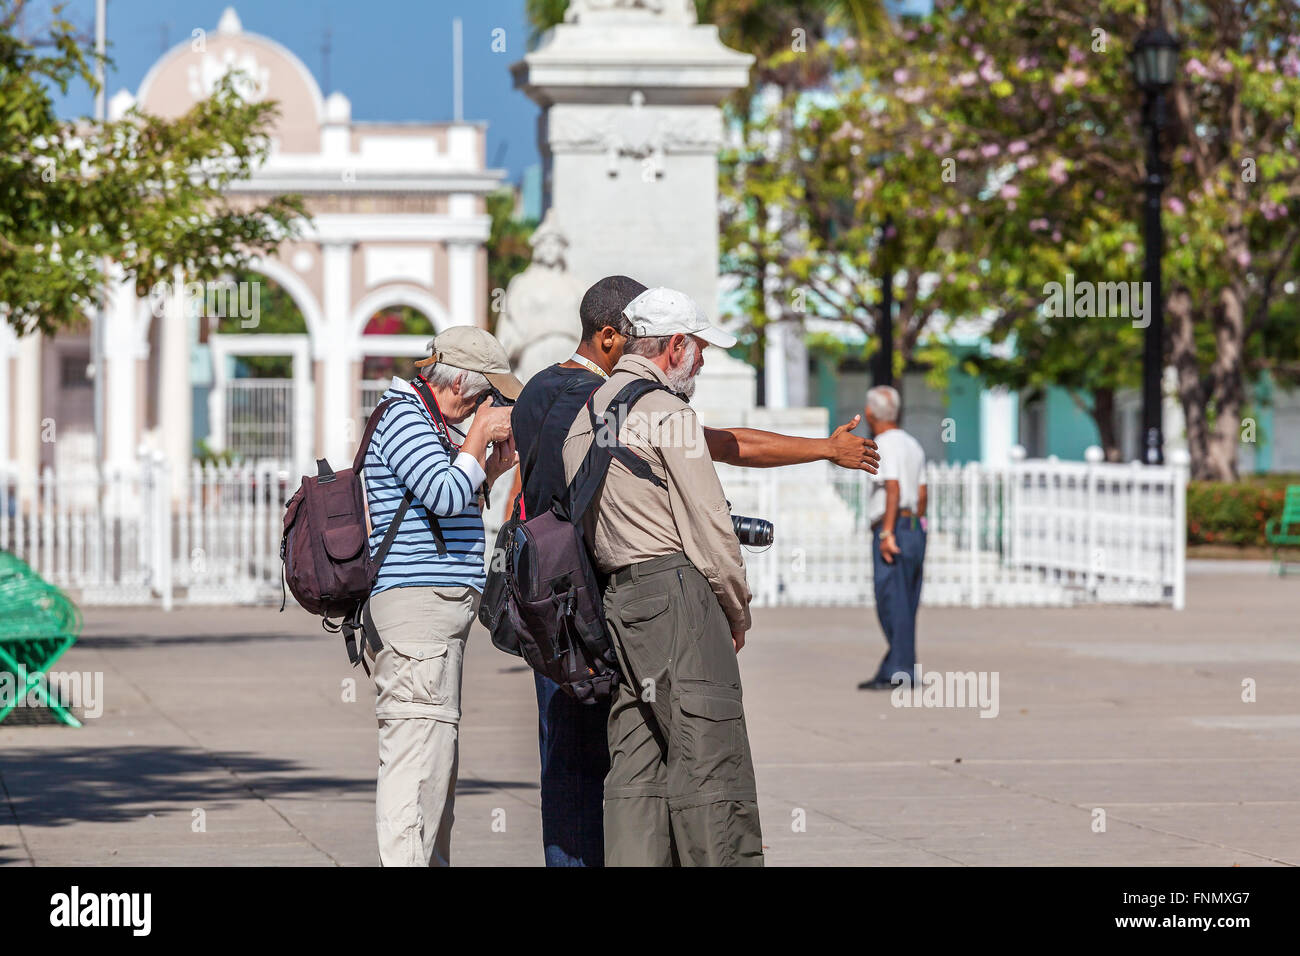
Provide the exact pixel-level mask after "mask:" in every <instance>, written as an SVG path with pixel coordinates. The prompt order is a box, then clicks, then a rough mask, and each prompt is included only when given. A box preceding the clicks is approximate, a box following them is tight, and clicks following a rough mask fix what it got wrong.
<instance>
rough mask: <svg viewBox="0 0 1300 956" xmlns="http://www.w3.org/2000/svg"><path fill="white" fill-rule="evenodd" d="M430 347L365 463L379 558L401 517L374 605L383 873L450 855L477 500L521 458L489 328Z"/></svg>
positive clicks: (515, 386) (441, 861)
mask: <svg viewBox="0 0 1300 956" xmlns="http://www.w3.org/2000/svg"><path fill="white" fill-rule="evenodd" d="M430 347H431V349H432V351H433V355H432V356H431V357H430V358H428V359H424V360H422V361H420V362H417V363H416V365H417V366H421V367H423V368H425V369H426V371H425V372H424V373H423V374H422V375H417V376H416V377H415V378H414V379H412V380H411V381H410V382H406V381H403V380H401V379H397V378H394V379H393V384H392V386H391V387H390V388H389V389H388V390H387V391H386V392H385V393H384V395H383V399H396V401H394V402H393V403H392V404H391V405H389V406H388V407H387V408H385V410H384V413H383V416H382V417H381V418H380V420H379V422H378V424H377V426H376V427H375V431H374V436H373V437H372V439H371V441H370V446H369V448H368V449H367V451H366V457H365V482H366V498H367V504H368V506H369V509H370V520H371V523H372V527H373V530H372V532H371V536H370V549H371V553H372V554H373V553H374V552H375V551H377V550H378V548H379V545H380V543H381V542H382V541H383V540H384V536H385V535H386V534H387V533H388V531H389V527H390V526H391V525H392V524H393V522H394V520H397V521H398V525H397V531H396V533H395V537H394V539H393V543H392V546H391V548H390V550H389V552H388V554H387V556H386V557H385V559H384V562H383V565H382V566H381V568H380V570H379V576H378V580H377V581H376V584H375V588H374V590H373V591H372V592H371V597H370V604H369V609H370V615H371V618H372V620H373V623H374V630H375V631H376V632H377V633H378V635H379V638H380V641H381V642H382V648H381V649H380V650H379V652H378V653H377V654H376V655H375V657H374V665H373V669H374V678H375V690H376V700H375V716H376V717H377V718H378V720H379V778H378V785H377V788H376V798H375V817H376V824H377V829H378V836H379V858H380V862H381V863H382V864H383V865H385V866H446V865H447V864H448V863H449V862H450V860H451V825H452V818H453V814H452V810H453V806H454V802H455V797H456V765H457V758H458V740H459V724H460V687H461V666H462V663H463V660H464V654H465V638H466V637H467V636H468V634H469V629H470V624H471V623H472V622H473V620H474V614H475V612H476V611H477V610H478V603H479V600H480V598H481V597H482V593H483V585H484V576H485V572H484V565H483V548H484V531H483V517H482V511H481V508H482V504H481V503H482V500H483V495H484V489H486V488H489V487H491V485H492V483H493V482H494V481H495V480H496V479H497V477H498V476H500V475H501V474H503V473H504V472H506V471H507V470H509V469H510V468H511V467H513V466H514V464H515V460H516V455H515V451H514V444H513V441H512V440H511V433H510V408H509V406H507V405H504V404H502V403H500V402H498V401H497V398H496V396H500V397H502V398H505V399H508V400H510V401H513V400H514V399H515V398H516V397H517V396H518V395H519V391H520V389H521V388H522V387H523V386H522V384H521V383H520V382H519V380H518V379H517V378H515V377H514V375H512V374H511V372H510V365H509V362H508V361H507V359H506V354H505V350H504V349H503V348H502V347H501V345H500V344H499V343H498V342H497V340H496V339H494V338H493V337H492V336H491V335H490V334H488V333H487V332H486V331H484V330H483V329H479V328H474V327H472V326H456V327H453V328H450V329H447V330H446V331H444V332H442V333H441V334H439V335H438V336H437V337H436V338H435V339H434V340H433V341H432V342H431V343H430ZM493 393H495V395H494V394H493ZM471 415H473V416H474V421H473V423H472V424H471V425H470V427H469V429H468V430H467V431H465V432H461V431H460V430H459V429H458V428H457V427H456V426H457V425H460V424H461V423H462V422H464V421H465V420H466V419H468V418H469V417H470V416H471ZM404 504H405V508H403V505H404ZM399 515H400V517H399Z"/></svg>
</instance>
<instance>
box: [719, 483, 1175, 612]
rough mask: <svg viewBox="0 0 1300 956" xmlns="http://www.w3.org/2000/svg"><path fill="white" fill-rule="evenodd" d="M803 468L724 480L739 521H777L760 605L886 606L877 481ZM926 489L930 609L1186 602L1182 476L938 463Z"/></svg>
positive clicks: (763, 564)
mask: <svg viewBox="0 0 1300 956" xmlns="http://www.w3.org/2000/svg"><path fill="white" fill-rule="evenodd" d="M795 472H796V470H795V469H790V470H774V471H762V472H755V471H744V470H742V469H726V470H725V471H724V474H723V484H724V487H725V488H726V491H727V495H728V498H729V500H730V501H731V503H732V512H733V513H734V514H747V515H754V516H757V517H762V518H768V519H769V520H772V521H773V522H774V524H775V525H776V535H775V543H774V544H773V545H772V547H770V548H767V549H762V550H758V549H746V551H745V561H746V565H747V568H748V572H749V581H750V587H751V589H752V590H753V592H754V598H755V602H756V603H758V604H761V605H776V604H872V603H874V599H873V594H872V553H871V529H870V525H869V523H868V520H867V512H868V501H869V498H870V494H871V489H872V483H871V479H870V478H869V477H868V476H867V475H865V474H863V473H861V472H857V473H850V472H843V471H834V472H832V471H830V469H829V468H827V467H824V466H799V473H798V474H796V473H795ZM926 481H927V491H928V499H929V501H928V507H927V518H926V522H927V543H926V557H925V577H924V587H923V589H922V602H923V603H925V604H931V605H961V606H967V607H981V606H986V605H1056V606H1068V605H1073V604H1078V603H1088V602H1093V603H1107V604H1169V605H1172V606H1173V607H1175V608H1181V607H1182V606H1183V599H1184V576H1185V554H1186V550H1185V545H1186V530H1185V526H1186V488H1187V473H1186V470H1185V469H1184V468H1182V467H1178V466H1166V467H1146V466H1142V465H1140V464H1136V463H1135V464H1132V465H1114V464H1100V463H1096V464H1094V463H1081V462H1061V461H1055V460H1047V461H1019V462H1014V463H1012V464H1011V465H1009V466H1008V467H1005V468H989V467H986V466H981V465H979V464H966V465H936V464H931V465H930V466H928V468H927V470H926Z"/></svg>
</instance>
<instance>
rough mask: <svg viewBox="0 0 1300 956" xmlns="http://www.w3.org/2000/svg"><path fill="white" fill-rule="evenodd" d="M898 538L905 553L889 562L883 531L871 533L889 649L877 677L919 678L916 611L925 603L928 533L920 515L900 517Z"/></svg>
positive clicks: (880, 614) (880, 613)
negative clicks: (923, 585) (882, 544)
mask: <svg viewBox="0 0 1300 956" xmlns="http://www.w3.org/2000/svg"><path fill="white" fill-rule="evenodd" d="M894 541H895V543H897V545H898V547H899V550H900V551H901V552H902V553H901V554H896V555H894V560H893V563H891V564H886V563H885V559H884V558H883V557H882V556H881V554H880V532H879V531H872V533H871V553H872V557H873V568H874V578H875V579H874V581H873V582H872V583H873V586H874V589H875V592H876V617H877V618H879V619H880V629H881V630H882V631H884V632H885V640H887V641H888V642H889V650H888V651H887V652H886V653H885V658H884V660H882V661H881V662H880V669H879V670H878V671H876V676H875V678H874V679H875V680H883V681H892V680H893V679H894V675H895V674H897V673H898V672H899V671H902V672H903V673H905V674H907V676H908V678H909V679H911V680H915V678H916V610H917V608H918V607H920V605H921V566H922V564H923V563H924V562H925V532H924V531H922V530H921V526H920V523H919V522H918V521H917V519H916V518H908V517H900V518H899V519H898V521H897V522H896V523H895V527H894Z"/></svg>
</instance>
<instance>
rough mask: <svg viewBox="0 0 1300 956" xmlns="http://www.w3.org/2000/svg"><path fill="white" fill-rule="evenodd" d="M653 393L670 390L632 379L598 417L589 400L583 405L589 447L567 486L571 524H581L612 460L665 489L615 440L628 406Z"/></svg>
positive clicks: (637, 457) (644, 463) (647, 467)
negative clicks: (589, 427) (589, 434)
mask: <svg viewBox="0 0 1300 956" xmlns="http://www.w3.org/2000/svg"><path fill="white" fill-rule="evenodd" d="M654 391H665V392H668V391H671V389H669V388H668V387H667V386H666V385H662V384H660V383H659V382H656V381H654V380H652V379H646V378H638V379H634V380H633V381H631V382H629V383H628V384H626V385H624V386H623V387H622V388H621V389H619V390H618V393H617V394H616V395H615V396H614V397H613V398H612V399H611V400H610V403H609V405H608V407H606V409H605V413H604V414H603V415H601V416H597V415H596V412H595V410H594V409H593V408H592V405H591V400H590V399H589V400H588V401H587V405H586V408H587V414H588V415H589V416H590V417H591V423H592V439H591V447H590V448H588V449H587V457H586V458H584V459H583V461H582V465H581V466H579V468H578V473H577V474H576V475H574V476H573V481H572V482H570V483H569V491H568V499H569V505H568V512H569V515H568V516H569V520H570V521H572V522H573V523H574V524H577V523H578V522H579V521H581V520H582V517H583V515H585V514H586V513H587V509H588V508H590V507H591V503H592V501H593V500H595V497H596V492H597V491H598V490H599V489H600V486H601V485H602V484H604V481H605V475H606V474H608V472H609V465H610V462H612V461H613V460H614V459H615V458H617V459H618V461H619V463H620V464H622V465H623V467H625V468H626V469H627V470H628V471H630V472H632V474H633V475H635V476H636V477H638V478H641V479H643V480H645V481H649V482H651V483H652V484H654V485H656V486H657V487H660V488H667V487H668V485H667V483H666V482H665V481H664V480H663V479H662V478H660V477H659V476H658V475H656V474H655V473H654V471H653V470H652V469H651V468H650V463H649V462H647V461H646V460H645V459H644V458H642V457H641V456H640V455H638V454H637V453H636V452H634V451H632V449H630V448H628V447H627V446H626V445H624V444H623V443H622V442H620V441H619V440H618V433H619V431H621V430H622V427H623V423H624V422H625V421H626V420H627V414H628V412H629V411H631V409H632V406H633V405H635V404H636V403H637V402H638V401H640V400H641V399H642V398H643V397H644V396H646V395H647V394H649V393H650V392H654ZM593 398H594V396H593Z"/></svg>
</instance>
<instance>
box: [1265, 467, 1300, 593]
mask: <svg viewBox="0 0 1300 956" xmlns="http://www.w3.org/2000/svg"><path fill="white" fill-rule="evenodd" d="M1264 537H1265V538H1267V539H1268V543H1269V544H1271V545H1272V546H1273V560H1274V561H1276V562H1277V573H1278V574H1279V575H1282V576H1285V575H1286V561H1284V560H1283V559H1282V555H1281V553H1280V552H1281V550H1282V549H1283V548H1300V485H1288V486H1287V489H1286V498H1285V499H1284V500H1283V502H1282V517H1281V518H1270V519H1269V522H1268V525H1267V527H1265V529H1264Z"/></svg>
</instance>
